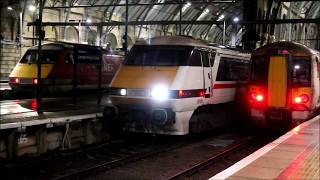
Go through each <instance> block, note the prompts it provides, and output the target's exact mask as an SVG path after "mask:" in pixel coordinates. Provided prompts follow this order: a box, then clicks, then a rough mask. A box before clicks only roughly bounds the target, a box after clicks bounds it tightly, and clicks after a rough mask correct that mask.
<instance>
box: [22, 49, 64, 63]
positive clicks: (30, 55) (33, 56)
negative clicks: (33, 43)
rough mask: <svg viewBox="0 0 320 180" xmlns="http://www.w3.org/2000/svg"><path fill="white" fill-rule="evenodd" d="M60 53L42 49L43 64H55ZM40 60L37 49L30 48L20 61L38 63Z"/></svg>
mask: <svg viewBox="0 0 320 180" xmlns="http://www.w3.org/2000/svg"><path fill="white" fill-rule="evenodd" d="M57 55H58V53H57V52H56V51H49V50H43V51H42V61H41V63H42V64H53V63H54V62H55V60H56V58H57ZM37 60H38V51H37V50H28V51H27V52H26V53H25V54H24V56H23V57H22V59H21V60H20V63H25V64H36V63H37Z"/></svg>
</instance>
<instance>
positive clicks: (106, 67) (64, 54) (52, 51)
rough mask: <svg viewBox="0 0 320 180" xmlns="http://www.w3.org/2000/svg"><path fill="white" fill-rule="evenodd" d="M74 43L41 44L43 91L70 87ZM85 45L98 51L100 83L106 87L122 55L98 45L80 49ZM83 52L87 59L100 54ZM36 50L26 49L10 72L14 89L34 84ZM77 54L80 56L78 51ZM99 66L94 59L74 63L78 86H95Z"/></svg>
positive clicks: (10, 83) (92, 87)
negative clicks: (92, 61)
mask: <svg viewBox="0 0 320 180" xmlns="http://www.w3.org/2000/svg"><path fill="white" fill-rule="evenodd" d="M77 46H78V45H77V44H70V43H49V44H44V45H43V46H42V47H43V48H42V49H43V50H42V54H43V58H42V63H41V72H42V73H41V80H42V85H43V86H42V89H43V91H44V92H50V93H57V92H66V91H70V90H72V88H73V79H74V78H73V76H74V74H73V69H74V61H75V60H74V59H75V57H74V56H75V51H76V47H77ZM86 47H88V48H91V49H95V51H97V52H98V53H101V60H102V62H101V76H102V79H101V81H102V87H104V88H106V87H107V86H108V85H109V84H110V82H111V80H112V78H113V76H114V74H115V73H116V71H117V70H118V68H119V67H120V65H121V63H122V60H123V57H122V56H119V55H112V54H108V52H106V51H104V50H100V49H99V48H98V47H92V46H87V45H81V48H83V49H86ZM77 50H78V49H77ZM79 51H80V50H79ZM82 52H84V54H82V56H83V57H84V58H87V60H90V58H92V56H99V54H96V55H92V53H91V54H90V52H88V53H87V54H86V53H85V51H84V50H82ZM37 53H38V52H37V49H36V47H32V48H30V49H29V50H27V52H26V53H25V55H24V56H23V57H22V58H21V60H20V61H19V62H18V63H17V65H16V66H15V68H14V69H13V70H12V72H11V73H10V75H9V79H10V81H9V85H10V86H11V87H12V89H13V90H14V91H21V92H28V91H33V90H34V89H35V88H36V85H37V78H38V73H37V72H38V71H37V68H38V66H37V60H36V59H37ZM78 56H79V57H80V55H78ZM85 60H86V59H85ZM98 66H99V64H97V63H90V62H88V63H87V62H86V63H77V65H76V71H77V73H76V78H75V79H76V82H77V88H78V89H97V88H98V77H99V69H98Z"/></svg>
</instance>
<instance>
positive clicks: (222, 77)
mask: <svg viewBox="0 0 320 180" xmlns="http://www.w3.org/2000/svg"><path fill="white" fill-rule="evenodd" d="M228 75H229V69H228V64H227V62H226V60H225V58H224V57H221V59H220V63H219V68H218V73H217V81H228V80H229V76H228Z"/></svg>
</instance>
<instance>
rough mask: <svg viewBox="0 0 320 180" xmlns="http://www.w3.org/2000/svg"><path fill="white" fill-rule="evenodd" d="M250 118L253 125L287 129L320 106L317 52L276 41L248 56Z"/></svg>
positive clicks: (319, 72) (319, 62)
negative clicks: (249, 63)
mask: <svg viewBox="0 0 320 180" xmlns="http://www.w3.org/2000/svg"><path fill="white" fill-rule="evenodd" d="M250 69H251V73H250V81H249V84H250V85H249V104H250V111H251V117H252V120H253V122H254V123H255V124H256V125H259V126H261V127H267V128H275V129H278V128H280V129H281V128H289V127H292V126H293V125H296V124H299V123H301V122H303V121H305V120H307V119H308V118H310V117H311V116H313V115H314V114H315V113H316V112H317V110H318V109H319V107H320V95H319V93H320V92H319V91H320V90H319V86H320V81H319V76H320V53H319V52H318V51H316V50H313V49H311V48H308V47H307V46H304V45H302V44H298V43H294V42H286V41H283V42H276V43H273V44H269V45H266V46H263V47H261V48H258V49H257V50H255V51H253V53H252V61H251V68H250Z"/></svg>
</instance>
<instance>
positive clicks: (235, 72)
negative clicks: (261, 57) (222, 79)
mask: <svg viewBox="0 0 320 180" xmlns="http://www.w3.org/2000/svg"><path fill="white" fill-rule="evenodd" d="M228 65H229V69H230V70H229V72H230V79H231V80H234V81H247V80H248V77H249V62H247V61H243V60H241V59H229V60H228Z"/></svg>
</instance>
